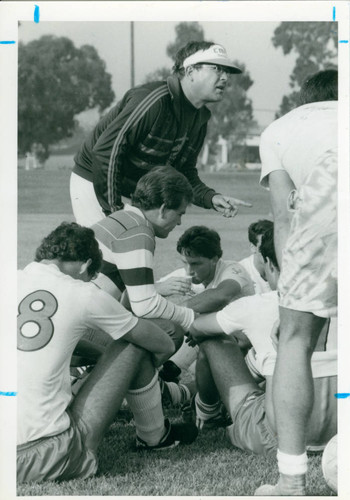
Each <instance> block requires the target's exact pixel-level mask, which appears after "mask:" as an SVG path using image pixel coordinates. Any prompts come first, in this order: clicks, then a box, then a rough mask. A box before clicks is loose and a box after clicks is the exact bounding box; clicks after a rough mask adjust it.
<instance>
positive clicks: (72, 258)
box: [35, 222, 102, 276]
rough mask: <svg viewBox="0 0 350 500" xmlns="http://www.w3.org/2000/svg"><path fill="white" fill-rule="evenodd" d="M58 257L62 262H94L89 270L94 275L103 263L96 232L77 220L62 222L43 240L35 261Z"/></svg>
mask: <svg viewBox="0 0 350 500" xmlns="http://www.w3.org/2000/svg"><path fill="white" fill-rule="evenodd" d="M44 259H47V260H53V259H58V260H60V261H62V262H86V261H87V260H88V259H91V260H92V262H91V264H90V266H89V267H88V269H87V271H88V273H89V275H90V276H94V275H95V274H96V273H97V272H98V271H99V269H100V267H101V264H102V252H101V250H100V249H99V246H98V243H97V240H96V238H95V233H94V232H93V230H92V229H90V228H88V227H83V226H80V225H79V224H76V223H75V222H62V224H60V225H59V226H58V227H56V229H54V230H53V231H52V232H51V233H50V234H49V235H48V236H46V238H44V239H43V240H42V242H41V245H40V246H39V247H38V248H37V250H36V252H35V261H36V262H40V261H42V260H44Z"/></svg>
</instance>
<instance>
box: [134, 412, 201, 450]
mask: <svg viewBox="0 0 350 500" xmlns="http://www.w3.org/2000/svg"><path fill="white" fill-rule="evenodd" d="M164 425H165V434H164V436H163V437H162V439H161V440H160V441H159V443H158V444H156V445H153V446H150V445H148V444H147V443H146V442H145V441H143V439H141V438H139V437H138V436H136V449H137V450H147V451H162V450H169V449H171V448H175V446H178V445H180V444H191V443H193V441H194V440H195V439H196V437H197V436H198V429H197V427H196V426H195V425H194V424H191V423H189V424H184V423H177V424H171V423H170V422H169V420H168V419H165V421H164Z"/></svg>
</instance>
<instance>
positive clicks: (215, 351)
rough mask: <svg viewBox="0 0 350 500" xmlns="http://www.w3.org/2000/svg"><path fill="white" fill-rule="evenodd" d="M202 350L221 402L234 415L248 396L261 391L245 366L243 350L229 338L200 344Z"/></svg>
mask: <svg viewBox="0 0 350 500" xmlns="http://www.w3.org/2000/svg"><path fill="white" fill-rule="evenodd" d="M200 350H201V351H202V352H203V354H204V355H205V357H206V359H207V362H208V365H209V366H210V371H211V376H212V380H213V381H214V383H215V386H216V388H217V390H218V392H219V394H220V397H221V400H222V402H223V403H224V405H225V407H226V409H227V410H228V411H229V412H230V414H231V415H232V414H233V413H234V412H235V410H236V408H237V404H238V403H240V402H241V401H242V399H243V398H244V397H245V396H246V395H247V394H249V393H251V392H252V391H255V390H258V389H259V387H258V385H257V384H256V382H255V381H254V379H253V377H252V375H251V374H250V372H249V370H248V368H247V365H246V364H245V361H244V358H243V356H242V353H241V350H240V348H239V347H238V345H237V343H236V342H234V341H232V340H231V339H229V338H227V339H222V340H221V339H220V340H214V339H213V340H206V341H204V342H202V343H201V344H200ZM202 366H203V367H204V364H203V365H202ZM207 380H209V378H207ZM197 383H198V381H197ZM204 397H205V396H204Z"/></svg>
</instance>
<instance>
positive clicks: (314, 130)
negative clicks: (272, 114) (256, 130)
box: [260, 101, 338, 189]
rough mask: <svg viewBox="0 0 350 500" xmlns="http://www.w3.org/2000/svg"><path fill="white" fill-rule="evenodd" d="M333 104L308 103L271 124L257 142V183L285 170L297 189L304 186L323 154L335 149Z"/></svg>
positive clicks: (263, 184)
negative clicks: (277, 171) (276, 171)
mask: <svg viewBox="0 0 350 500" xmlns="http://www.w3.org/2000/svg"><path fill="white" fill-rule="evenodd" d="M337 109H338V103H337V101H324V102H312V103H309V104H304V105H303V106H299V107H298V108H295V109H293V110H292V111H290V112H289V113H287V114H286V115H284V116H282V117H281V118H279V119H278V120H275V121H274V122H272V123H271V124H270V125H269V126H268V127H267V128H266V129H265V130H264V132H263V133H262V135H261V140H260V158H261V176H260V183H261V185H262V186H264V187H268V175H269V174H270V173H271V172H272V171H275V170H285V171H286V172H287V173H288V175H289V177H290V178H291V179H292V181H293V183H294V185H295V187H296V188H297V189H299V188H300V186H301V185H302V184H303V183H304V180H305V179H306V177H307V176H308V175H309V173H310V170H311V169H313V168H314V165H315V161H316V160H317V159H318V158H319V157H320V156H321V155H322V153H323V152H325V151H328V150H330V149H336V148H337V145H338V144H337V143H338V139H337V129H338V120H337Z"/></svg>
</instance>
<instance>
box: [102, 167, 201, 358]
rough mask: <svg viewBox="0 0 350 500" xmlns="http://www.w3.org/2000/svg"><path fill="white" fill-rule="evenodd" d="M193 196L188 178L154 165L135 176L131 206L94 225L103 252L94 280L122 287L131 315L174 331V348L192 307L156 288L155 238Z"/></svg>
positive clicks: (170, 225) (174, 221)
mask: <svg viewBox="0 0 350 500" xmlns="http://www.w3.org/2000/svg"><path fill="white" fill-rule="evenodd" d="M192 197H193V193H192V188H191V185H190V184H189V182H188V180H187V179H186V177H184V176H183V175H182V174H181V173H180V172H177V171H176V170H175V169H173V168H171V167H156V168H154V169H152V170H151V171H150V172H148V173H147V174H146V175H144V176H143V177H141V179H140V180H139V181H138V183H137V185H136V188H135V192H134V194H133V196H132V205H129V204H126V205H125V207H124V209H123V210H119V211H117V212H114V213H112V214H111V215H109V216H108V217H105V218H104V219H102V220H101V221H100V222H98V223H97V224H94V225H93V226H92V229H93V230H94V232H95V234H96V238H97V240H98V242H99V244H100V247H101V250H102V253H103V264H102V268H101V272H100V276H99V280H98V281H97V282H98V283H99V284H100V285H101V287H102V288H103V289H104V290H107V291H109V293H111V294H112V295H114V296H115V297H116V298H118V299H120V298H121V292H123V291H124V290H126V292H127V301H128V305H129V307H130V309H131V311H132V312H133V313H134V314H135V316H138V317H140V318H146V319H151V320H152V321H153V322H154V323H155V324H158V325H159V326H160V327H161V328H162V329H163V330H166V331H169V332H172V338H173V340H174V343H175V347H176V349H178V348H179V347H180V345H181V344H182V343H183V338H184V330H188V328H189V327H190V325H191V324H192V322H193V319H194V312H193V310H192V309H190V308H188V307H183V306H179V305H176V304H174V303H173V302H170V301H168V300H167V299H165V298H164V297H162V296H161V295H160V294H159V293H157V291H156V289H155V286H154V277H153V265H154V251H155V246H156V238H167V236H168V234H169V233H170V232H171V231H172V230H173V229H174V228H175V226H177V225H180V224H181V217H182V216H183V215H184V214H185V212H186V208H187V205H188V204H189V203H190V202H191V201H192ZM101 279H102V281H101ZM106 283H108V289H107V288H105V285H106ZM113 290H114V292H115V293H113ZM127 301H124V302H123V303H124V304H127Z"/></svg>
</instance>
